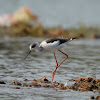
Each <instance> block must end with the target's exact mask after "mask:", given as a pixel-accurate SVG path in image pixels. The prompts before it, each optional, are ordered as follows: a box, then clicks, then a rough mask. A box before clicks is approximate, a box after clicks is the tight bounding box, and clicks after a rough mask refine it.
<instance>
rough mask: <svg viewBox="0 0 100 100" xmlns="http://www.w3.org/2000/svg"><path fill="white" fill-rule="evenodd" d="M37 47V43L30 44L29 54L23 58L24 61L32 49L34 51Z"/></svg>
mask: <svg viewBox="0 0 100 100" xmlns="http://www.w3.org/2000/svg"><path fill="white" fill-rule="evenodd" d="M36 46H37V43H32V44H31V45H30V46H29V49H30V51H29V53H28V54H27V55H26V57H25V58H24V60H25V59H26V58H27V56H28V55H29V54H30V53H31V51H32V49H34V48H35V47H36Z"/></svg>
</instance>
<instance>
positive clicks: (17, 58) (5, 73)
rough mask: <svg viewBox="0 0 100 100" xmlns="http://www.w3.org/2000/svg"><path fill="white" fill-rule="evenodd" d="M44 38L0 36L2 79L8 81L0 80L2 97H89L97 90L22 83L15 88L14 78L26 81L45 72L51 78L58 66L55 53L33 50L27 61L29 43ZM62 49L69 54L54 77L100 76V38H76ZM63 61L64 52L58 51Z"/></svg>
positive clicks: (72, 99) (71, 99) (60, 79)
mask: <svg viewBox="0 0 100 100" xmlns="http://www.w3.org/2000/svg"><path fill="white" fill-rule="evenodd" d="M41 40H43V38H31V37H26V38H8V37H6V38H0V80H4V81H5V82H6V83H7V84H6V85H1V84H0V98H2V100H6V99H7V100H12V99H14V100H20V99H22V100H23V99H25V100H36V99H38V100H47V99H50V100H56V99H57V100H66V99H67V100H87V99H88V98H90V96H92V95H96V94H98V93H94V92H78V91H72V90H58V91H56V89H52V88H51V89H48V88H36V87H20V88H21V89H15V88H13V87H14V86H12V85H9V84H10V83H11V78H12V79H13V80H18V81H23V80H24V79H25V78H27V79H29V80H33V79H39V78H41V77H43V76H46V78H47V79H49V80H51V77H52V71H53V70H54V68H55V65H56V63H55V60H54V57H53V53H51V52H43V53H36V52H32V53H31V54H30V55H29V56H28V58H27V59H26V61H23V59H24V57H25V56H26V55H27V53H28V51H29V48H28V46H29V44H30V43H32V42H35V41H41ZM62 51H64V52H65V53H67V54H68V55H69V58H68V59H67V60H66V61H65V62H64V63H63V64H62V65H61V67H60V68H58V70H57V72H56V75H55V78H54V81H57V82H62V83H64V84H65V83H66V82H67V81H68V80H69V79H76V78H78V77H93V78H95V77H96V78H100V40H84V39H79V40H74V41H72V42H70V43H69V44H68V45H67V48H64V49H63V50H62ZM56 55H57V59H58V61H59V62H60V61H61V60H62V59H63V58H64V55H62V54H61V53H59V52H56Z"/></svg>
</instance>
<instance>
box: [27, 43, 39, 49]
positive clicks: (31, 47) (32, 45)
mask: <svg viewBox="0 0 100 100" xmlns="http://www.w3.org/2000/svg"><path fill="white" fill-rule="evenodd" d="M36 46H37V44H36V43H32V44H31V45H30V46H29V49H30V50H32V49H34V48H35V47H36Z"/></svg>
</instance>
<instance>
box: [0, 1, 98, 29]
mask: <svg viewBox="0 0 100 100" xmlns="http://www.w3.org/2000/svg"><path fill="white" fill-rule="evenodd" d="M21 7H29V8H31V10H32V12H33V13H34V14H36V15H37V16H38V18H39V20H38V22H40V23H41V24H42V25H43V26H45V27H54V26H59V25H61V26H62V27H64V28H68V27H78V26H79V25H80V24H84V25H86V26H98V25H99V26H100V13H99V12H100V0H95V1H94V0H29V1H28V0H0V15H2V14H12V13H14V12H15V11H16V10H17V9H19V8H21Z"/></svg>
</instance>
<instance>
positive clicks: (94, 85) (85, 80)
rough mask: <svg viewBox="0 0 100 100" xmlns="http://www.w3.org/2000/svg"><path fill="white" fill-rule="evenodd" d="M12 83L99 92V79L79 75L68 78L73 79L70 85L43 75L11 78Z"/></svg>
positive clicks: (22, 85) (24, 85)
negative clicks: (38, 77)
mask: <svg viewBox="0 0 100 100" xmlns="http://www.w3.org/2000/svg"><path fill="white" fill-rule="evenodd" d="M11 81H12V85H15V86H20V87H44V88H56V89H60V90H67V89H72V90H74V91H95V92H100V79H94V78H91V77H79V78H77V79H76V80H73V79H70V80H69V81H74V83H73V84H72V85H65V84H63V83H60V82H56V81H55V82H53V83H52V84H51V81H49V80H48V79H47V78H46V77H45V76H43V77H42V78H40V79H33V80H28V79H25V80H24V81H23V82H18V81H15V80H11ZM0 84H6V83H5V82H4V81H0Z"/></svg>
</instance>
